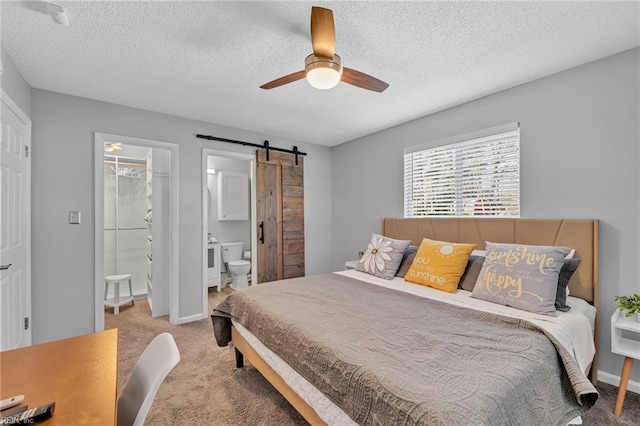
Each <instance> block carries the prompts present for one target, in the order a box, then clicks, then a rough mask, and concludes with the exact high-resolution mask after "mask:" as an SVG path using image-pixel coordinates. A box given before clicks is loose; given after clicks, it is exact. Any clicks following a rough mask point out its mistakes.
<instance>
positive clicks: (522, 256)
mask: <svg viewBox="0 0 640 426" xmlns="http://www.w3.org/2000/svg"><path fill="white" fill-rule="evenodd" d="M570 251H571V249H569V248H567V247H552V246H531V245H522V244H497V243H490V242H487V243H486V252H487V253H486V259H485V261H484V264H483V265H482V270H481V271H480V276H479V277H478V281H477V283H476V286H475V288H474V289H473V292H472V293H471V297H474V298H476V299H483V300H487V301H489V302H494V303H499V304H501V305H507V306H511V307H513V308H517V309H522V310H524V311H529V312H534V313H537V314H542V315H549V316H552V317H555V316H556V308H555V300H556V293H557V287H558V276H559V273H560V269H561V268H562V265H563V263H564V257H565V256H566V255H567V254H569V252H570Z"/></svg>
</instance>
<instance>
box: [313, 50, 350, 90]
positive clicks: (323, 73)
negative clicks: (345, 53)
mask: <svg viewBox="0 0 640 426" xmlns="http://www.w3.org/2000/svg"><path fill="white" fill-rule="evenodd" d="M304 62H305V67H304V69H305V71H306V76H307V81H308V82H309V84H311V85H312V86H313V87H315V88H316V89H321V90H326V89H331V88H332V87H335V86H336V85H337V84H338V83H339V82H340V79H341V78H342V59H340V56H338V55H334V56H333V58H332V59H328V58H322V57H319V56H315V55H313V54H311V55H309V56H307V58H306V59H305V61H304Z"/></svg>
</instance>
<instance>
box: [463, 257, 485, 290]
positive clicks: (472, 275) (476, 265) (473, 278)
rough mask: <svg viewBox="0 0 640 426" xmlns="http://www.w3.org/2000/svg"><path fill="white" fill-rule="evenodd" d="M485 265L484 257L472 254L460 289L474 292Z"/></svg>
mask: <svg viewBox="0 0 640 426" xmlns="http://www.w3.org/2000/svg"><path fill="white" fill-rule="evenodd" d="M483 264H484V256H477V255H475V254H471V256H469V260H468V261H467V267H466V268H465V270H464V273H463V274H462V276H461V277H460V282H459V283H458V288H461V289H463V290H467V291H473V289H474V288H475V286H476V282H477V281H478V277H479V276H480V271H481V270H482V265H483Z"/></svg>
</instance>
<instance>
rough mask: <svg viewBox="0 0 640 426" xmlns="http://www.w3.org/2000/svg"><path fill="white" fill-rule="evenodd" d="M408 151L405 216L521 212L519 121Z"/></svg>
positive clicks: (489, 214)
mask: <svg viewBox="0 0 640 426" xmlns="http://www.w3.org/2000/svg"><path fill="white" fill-rule="evenodd" d="M437 144H438V145H439V146H436V147H433V143H432V144H429V145H430V146H431V147H429V148H426V147H425V146H424V145H421V146H416V147H410V148H407V149H405V152H404V216H405V217H420V216H452V217H461V216H503V217H504V216H506V217H519V216H520V128H519V125H518V123H512V124H509V125H505V126H500V127H495V128H492V129H487V130H484V131H481V132H475V133H473V134H467V135H462V136H458V137H455V138H450V139H446V140H443V141H440V142H439V143H437Z"/></svg>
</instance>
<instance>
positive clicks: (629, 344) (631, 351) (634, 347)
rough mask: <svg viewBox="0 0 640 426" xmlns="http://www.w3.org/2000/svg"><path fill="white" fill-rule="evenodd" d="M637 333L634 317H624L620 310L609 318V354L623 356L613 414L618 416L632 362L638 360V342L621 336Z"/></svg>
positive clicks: (639, 332) (639, 327)
mask: <svg viewBox="0 0 640 426" xmlns="http://www.w3.org/2000/svg"><path fill="white" fill-rule="evenodd" d="M623 330H624V331H627V332H631V333H637V334H638V335H640V322H638V321H636V319H635V317H633V316H630V317H626V316H624V315H622V314H621V313H620V309H616V311H615V312H614V313H613V315H612V316H611V352H613V353H614V354H618V355H622V356H624V364H623V365H622V374H621V375H620V387H619V388H618V399H616V407H615V408H614V409H613V414H615V415H616V416H619V415H620V413H622V404H623V403H624V396H625V394H626V393H627V385H628V384H629V376H630V375H631V369H632V367H633V360H634V359H638V360H640V342H638V341H635V340H632V339H628V338H626V337H623V336H622V331H623Z"/></svg>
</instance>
